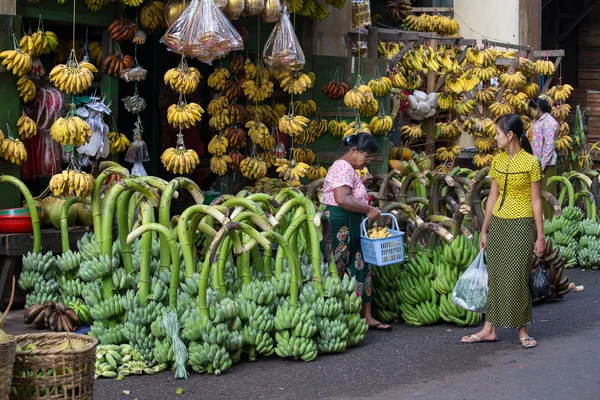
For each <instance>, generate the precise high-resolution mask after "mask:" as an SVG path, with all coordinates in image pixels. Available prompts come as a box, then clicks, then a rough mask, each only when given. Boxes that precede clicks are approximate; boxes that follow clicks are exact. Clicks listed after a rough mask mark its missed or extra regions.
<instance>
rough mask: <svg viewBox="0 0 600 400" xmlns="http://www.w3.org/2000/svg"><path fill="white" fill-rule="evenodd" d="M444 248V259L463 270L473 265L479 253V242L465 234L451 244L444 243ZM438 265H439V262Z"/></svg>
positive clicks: (453, 266) (451, 265)
mask: <svg viewBox="0 0 600 400" xmlns="http://www.w3.org/2000/svg"><path fill="white" fill-rule="evenodd" d="M437 249H439V247H438V248H437ZM443 249H444V250H443V252H444V261H445V262H446V263H447V264H449V265H450V267H452V268H459V269H460V270H461V271H464V270H466V269H467V268H469V265H471V263H472V262H473V260H474V259H475V257H477V254H478V253H479V248H478V246H477V244H476V243H474V241H471V240H469V239H468V238H467V237H466V236H464V235H459V236H457V237H456V238H455V239H454V240H453V241H452V244H451V245H444V246H443ZM436 265H439V263H438V264H436Z"/></svg>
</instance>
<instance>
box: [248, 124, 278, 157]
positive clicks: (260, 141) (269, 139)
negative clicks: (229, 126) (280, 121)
mask: <svg viewBox="0 0 600 400" xmlns="http://www.w3.org/2000/svg"><path fill="white" fill-rule="evenodd" d="M246 129H248V136H249V137H250V140H252V142H253V143H254V144H256V145H258V146H260V147H262V148H263V149H265V150H271V149H272V148H273V147H275V145H276V141H275V138H274V137H273V136H271V134H270V133H269V129H268V128H267V126H266V125H265V124H263V123H262V122H261V121H260V120H255V121H249V122H247V123H246Z"/></svg>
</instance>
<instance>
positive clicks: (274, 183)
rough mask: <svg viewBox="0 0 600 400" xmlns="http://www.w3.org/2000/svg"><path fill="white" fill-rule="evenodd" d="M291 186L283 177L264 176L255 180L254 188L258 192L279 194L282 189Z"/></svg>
mask: <svg viewBox="0 0 600 400" xmlns="http://www.w3.org/2000/svg"><path fill="white" fill-rule="evenodd" d="M289 186H290V184H289V183H288V182H284V181H282V180H281V179H278V178H266V177H264V178H260V179H258V180H257V181H256V182H255V184H254V187H253V190H254V191H255V192H256V193H269V194H277V193H279V192H280V191H281V190H282V189H285V188H287V187H289Z"/></svg>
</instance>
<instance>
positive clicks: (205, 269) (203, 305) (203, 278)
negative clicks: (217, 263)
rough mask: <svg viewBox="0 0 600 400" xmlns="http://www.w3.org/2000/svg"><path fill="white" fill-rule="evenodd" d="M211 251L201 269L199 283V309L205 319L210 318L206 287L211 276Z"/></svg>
mask: <svg viewBox="0 0 600 400" xmlns="http://www.w3.org/2000/svg"><path fill="white" fill-rule="evenodd" d="M210 269H211V264H210V253H206V256H205V257H204V263H203V264H202V271H200V282H199V283H198V311H200V316H201V317H202V320H203V321H207V320H208V319H209V313H208V304H207V302H206V289H207V288H208V278H209V276H210Z"/></svg>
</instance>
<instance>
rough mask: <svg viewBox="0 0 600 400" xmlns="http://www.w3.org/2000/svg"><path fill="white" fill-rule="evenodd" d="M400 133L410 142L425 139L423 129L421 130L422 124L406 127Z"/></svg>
mask: <svg viewBox="0 0 600 400" xmlns="http://www.w3.org/2000/svg"><path fill="white" fill-rule="evenodd" d="M400 133H401V134H402V136H404V137H406V138H407V139H408V140H417V139H420V138H422V137H423V129H422V128H421V124H419V125H411V124H409V125H404V126H403V127H402V128H400Z"/></svg>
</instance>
